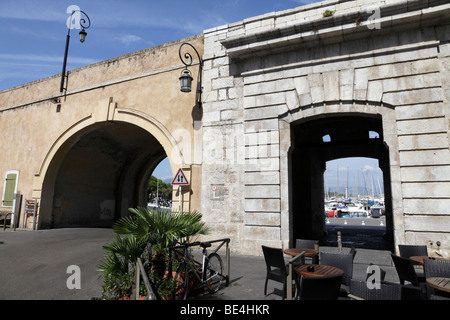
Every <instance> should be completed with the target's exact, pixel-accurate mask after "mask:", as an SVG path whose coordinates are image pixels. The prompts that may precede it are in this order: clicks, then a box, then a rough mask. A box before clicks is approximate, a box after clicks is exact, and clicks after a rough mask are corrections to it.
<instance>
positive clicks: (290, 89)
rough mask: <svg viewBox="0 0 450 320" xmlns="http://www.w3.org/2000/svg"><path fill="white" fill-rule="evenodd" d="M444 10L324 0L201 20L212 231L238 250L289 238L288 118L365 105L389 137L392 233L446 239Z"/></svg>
mask: <svg viewBox="0 0 450 320" xmlns="http://www.w3.org/2000/svg"><path fill="white" fill-rule="evenodd" d="M325 10H330V11H332V12H333V16H331V17H323V13H324V11H325ZM449 12H450V5H449V4H447V3H445V1H435V2H434V3H428V1H388V0H386V1H376V0H374V1H371V2H368V1H359V0H356V1H355V0H353V1H324V2H320V3H315V4H311V5H307V6H303V7H299V8H296V9H292V10H286V11H282V12H274V13H268V14H266V15H262V16H258V17H253V18H249V19H246V20H244V21H241V22H236V23H233V24H229V25H225V26H220V27H217V28H213V29H210V30H206V31H205V34H204V41H205V52H204V60H205V65H204V102H203V111H204V116H203V164H202V181H203V182H202V183H203V187H202V211H203V214H204V215H205V218H206V220H207V222H208V223H209V224H211V225H212V226H213V234H212V235H211V237H214V238H218V237H231V238H232V244H233V245H232V248H233V249H234V250H236V251H239V252H241V253H248V254H261V249H260V247H261V245H271V246H278V247H280V246H283V247H287V246H289V243H292V236H291V234H292V230H291V228H292V226H291V218H292V212H291V209H290V205H291V202H290V201H291V200H290V195H289V191H290V186H289V175H290V172H289V165H288V161H289V159H288V151H289V148H290V145H291V136H290V127H291V124H292V123H294V122H296V121H299V120H308V119H313V118H315V117H323V116H326V115H336V114H359V115H361V114H367V115H381V117H382V121H383V136H384V142H385V144H386V145H387V146H388V148H389V160H390V166H389V168H390V177H391V181H390V184H391V189H392V207H393V208H392V210H393V222H394V239H395V243H396V244H399V243H435V242H436V241H438V240H439V241H441V243H443V244H444V243H445V244H446V245H445V246H446V247H447V248H448V249H450V237H449V236H448V234H449V231H450V212H449V210H448V209H447V208H449V206H448V204H450V203H449V202H450V182H449V181H450V179H449V174H450V173H449V172H450V150H449V129H450V122H449V121H450V111H449V110H450V107H449V101H448V99H449V88H448V87H449V76H448V75H449V51H450V49H449V43H448V40H449V39H448V35H449V30H450V29H449V24H448V19H446V17H448V16H449ZM375 18H377V19H375ZM214 190H215V191H214ZM432 249H433V248H432ZM434 249H436V248H434Z"/></svg>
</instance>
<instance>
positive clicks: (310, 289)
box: [299, 276, 342, 300]
mask: <svg viewBox="0 0 450 320" xmlns="http://www.w3.org/2000/svg"><path fill="white" fill-rule="evenodd" d="M341 282H342V276H329V277H302V278H301V284H300V294H299V298H300V300H337V299H338V297H339V290H340V287H341Z"/></svg>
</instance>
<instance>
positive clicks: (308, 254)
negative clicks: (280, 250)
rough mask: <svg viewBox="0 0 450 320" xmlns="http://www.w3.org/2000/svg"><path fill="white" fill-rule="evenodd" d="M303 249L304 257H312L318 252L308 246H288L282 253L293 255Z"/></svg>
mask: <svg viewBox="0 0 450 320" xmlns="http://www.w3.org/2000/svg"><path fill="white" fill-rule="evenodd" d="M303 251H305V257H314V256H316V255H318V254H319V251H318V250H314V249H309V248H289V249H286V250H284V253H286V254H288V255H290V256H293V257H295V256H297V255H299V254H300V253H302V252H303Z"/></svg>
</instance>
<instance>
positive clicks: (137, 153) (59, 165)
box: [40, 121, 167, 228]
mask: <svg viewBox="0 0 450 320" xmlns="http://www.w3.org/2000/svg"><path fill="white" fill-rule="evenodd" d="M67 143H69V144H71V145H70V147H69V148H67V146H65V147H64V148H61V149H62V150H66V151H60V152H61V153H63V152H64V154H62V155H61V154H58V155H56V156H55V160H54V161H52V162H53V164H50V169H49V173H48V174H47V175H46V178H45V180H44V184H43V190H42V207H41V224H40V227H41V228H62V227H110V226H112V224H113V223H114V221H115V220H117V219H118V218H120V217H122V216H125V215H127V214H128V209H129V208H131V207H136V206H146V205H147V201H148V194H147V184H148V180H149V178H150V176H151V174H152V172H153V170H154V169H155V168H156V166H157V165H158V164H159V163H160V162H161V160H163V159H164V158H166V157H167V155H166V153H165V151H164V148H163V147H162V145H161V144H160V143H159V142H158V140H157V139H156V138H155V137H154V136H153V135H152V134H150V133H149V132H148V131H146V130H144V129H142V128H140V127H138V126H136V125H134V124H130V123H126V122H120V121H108V122H101V123H96V124H94V125H91V126H89V127H87V128H85V129H83V130H82V131H81V132H78V133H77V134H76V136H75V137H73V138H71V139H70V140H69V141H67V142H66V144H67ZM58 153H59V152H58ZM57 159H59V160H58V161H57Z"/></svg>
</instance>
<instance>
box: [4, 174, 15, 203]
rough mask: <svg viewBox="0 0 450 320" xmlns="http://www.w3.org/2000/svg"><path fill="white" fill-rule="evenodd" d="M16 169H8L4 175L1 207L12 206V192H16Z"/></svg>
mask: <svg viewBox="0 0 450 320" xmlns="http://www.w3.org/2000/svg"><path fill="white" fill-rule="evenodd" d="M17 176H18V171H8V172H7V173H6V177H5V184H4V188H3V198H2V207H12V206H13V203H14V194H15V193H16V192H17Z"/></svg>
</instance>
